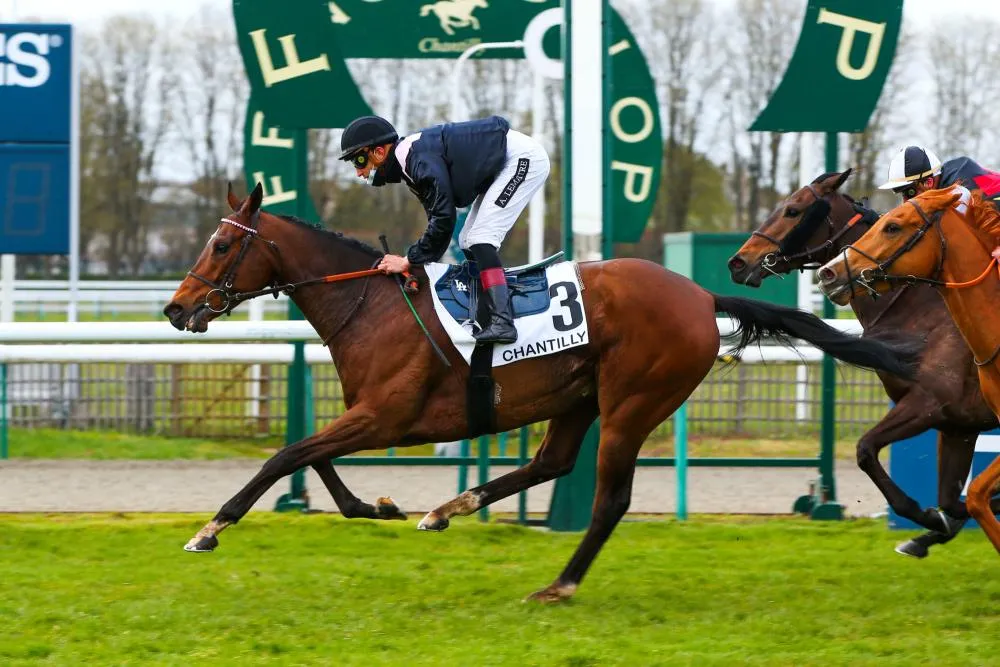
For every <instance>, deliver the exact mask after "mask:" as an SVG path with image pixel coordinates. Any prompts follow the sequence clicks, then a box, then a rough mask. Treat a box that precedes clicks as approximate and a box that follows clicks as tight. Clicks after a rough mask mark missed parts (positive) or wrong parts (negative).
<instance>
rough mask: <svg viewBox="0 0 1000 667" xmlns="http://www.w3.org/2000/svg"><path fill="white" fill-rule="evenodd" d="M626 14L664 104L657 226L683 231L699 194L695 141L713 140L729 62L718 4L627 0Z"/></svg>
mask: <svg viewBox="0 0 1000 667" xmlns="http://www.w3.org/2000/svg"><path fill="white" fill-rule="evenodd" d="M622 13H623V14H624V15H625V16H626V18H630V20H629V21H628V23H629V25H630V26H631V27H632V28H633V34H634V35H635V38H636V40H637V41H638V42H639V44H640V45H641V48H642V51H643V54H644V55H645V56H646V62H647V63H648V65H649V67H650V73H651V74H652V76H653V79H654V81H655V82H656V88H657V98H658V99H659V102H660V104H661V116H662V118H663V134H664V136H663V142H664V151H663V169H662V177H661V191H660V196H659V198H658V206H657V209H658V212H657V214H656V215H654V219H655V220H656V222H657V223H658V224H659V227H658V230H657V231H661V232H676V231H681V230H684V229H686V228H687V223H688V217H689V215H690V210H691V202H692V200H693V198H694V196H695V191H694V184H695V169H696V165H697V163H698V161H699V159H700V157H699V155H698V154H697V148H696V144H697V143H699V141H701V140H703V139H704V138H705V135H708V136H709V140H710V141H711V139H714V137H712V136H711V135H713V134H714V132H712V131H711V130H710V129H707V126H708V122H706V121H710V116H709V114H708V113H707V110H708V108H709V107H712V106H714V105H717V101H716V95H715V93H716V92H717V88H718V83H719V81H720V75H721V74H722V70H723V67H724V66H725V61H724V53H723V49H722V44H721V37H722V35H721V32H720V31H719V30H718V27H717V26H718V25H719V24H718V23H717V22H716V20H715V18H716V17H715V9H714V8H713V6H712V5H711V4H710V3H706V2H705V1H704V0H677V1H676V2H660V3H656V4H647V3H636V2H632V3H629V4H623V5H622ZM657 236H659V235H657ZM657 254H658V253H657Z"/></svg>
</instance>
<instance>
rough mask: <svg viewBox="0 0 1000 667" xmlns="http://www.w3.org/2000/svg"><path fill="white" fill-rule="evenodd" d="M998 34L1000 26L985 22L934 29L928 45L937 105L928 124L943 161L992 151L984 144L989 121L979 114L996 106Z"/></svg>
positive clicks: (963, 21)
mask: <svg viewBox="0 0 1000 667" xmlns="http://www.w3.org/2000/svg"><path fill="white" fill-rule="evenodd" d="M998 29H1000V25H998V23H997V22H996V21H994V20H992V19H990V18H988V17H985V16H979V17H977V18H976V19H975V20H974V21H970V20H968V18H964V17H963V18H958V17H956V18H950V19H947V20H946V21H945V22H944V24H943V25H941V26H937V27H936V28H935V30H934V35H933V38H932V39H929V40H927V41H928V42H929V44H928V47H927V48H928V52H929V55H930V63H929V69H930V75H931V78H932V79H933V82H934V98H933V100H934V102H936V104H935V105H934V106H935V113H934V114H933V115H932V118H931V123H932V125H933V127H934V129H935V134H936V144H935V145H936V148H937V150H938V152H939V155H941V156H942V158H943V157H945V156H953V155H969V154H971V155H973V156H976V155H979V154H981V153H983V152H985V151H986V150H987V149H989V150H991V151H995V144H993V143H988V140H987V139H986V137H987V136H988V135H990V134H991V133H992V132H991V130H992V127H991V120H992V119H991V118H990V115H989V114H988V113H984V110H987V109H993V108H995V107H996V105H997V103H998V102H1000V84H998V83H997V81H996V68H997V66H998V65H1000V44H998V43H997V41H996V39H995V35H996V32H997V30H998Z"/></svg>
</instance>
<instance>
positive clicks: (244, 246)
mask: <svg viewBox="0 0 1000 667" xmlns="http://www.w3.org/2000/svg"><path fill="white" fill-rule="evenodd" d="M220 221H221V222H224V223H226V224H227V225H232V226H233V227H236V228H237V229H241V230H243V232H244V234H243V238H242V239H241V240H240V251H239V253H238V254H237V255H236V259H235V260H234V261H233V263H232V264H230V265H229V268H227V269H226V273H225V275H223V276H222V279H221V280H220V281H219V282H215V281H213V280H209V279H208V278H206V277H205V276H202V275H200V274H197V273H195V272H194V271H188V275H189V276H191V277H192V278H196V279H198V280H200V281H201V282H203V283H205V284H206V285H208V286H209V287H211V288H212V289H211V290H209V292H208V294H206V295H205V307H206V308H208V309H209V310H210V311H212V312H213V313H225V314H227V315H228V314H229V313H231V312H232V311H233V308H235V307H236V306H238V305H239V304H240V303H242V302H244V301H246V300H247V299H252V298H254V297H255V296H260V295H262V294H274V296H275V298H277V296H278V292H280V291H286V290H285V289H284V288H282V287H279V286H277V285H274V286H272V287H270V288H265V289H262V290H257V291H255V292H245V293H240V292H236V293H235V294H234V293H233V292H232V289H233V281H235V280H236V270H237V269H238V268H240V264H242V263H243V258H244V257H246V254H247V251H248V250H249V249H250V244H251V242H253V241H255V240H260V241H263V242H264V243H266V244H267V245H268V247H270V248H271V249H272V250H274V252H275V253H280V249H279V248H278V244H277V243H275V242H274V241H270V240H268V239H265V238H263V237H262V236H261V235H260V232H259V231H258V230H257V225H258V223H259V221H260V212H259V211H257V212H255V213H254V214H253V215H252V216H250V226H247V225H244V224H243V223H241V222H237V221H235V220H230V219H229V218H221V220H220ZM296 286H297V285H296ZM284 287H285V288H287V287H292V289H294V286H284ZM213 294H218V295H219V298H220V299H221V302H220V304H221V305H220V307H219V308H213V307H212V295H213Z"/></svg>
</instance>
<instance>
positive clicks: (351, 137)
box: [340, 116, 399, 160]
mask: <svg viewBox="0 0 1000 667" xmlns="http://www.w3.org/2000/svg"><path fill="white" fill-rule="evenodd" d="M398 139H399V135H398V134H396V128H394V127H393V126H392V123H390V122H389V121H387V120H386V119H385V118H382V117H381V116H362V117H361V118H357V119H355V120H352V121H351V124H350V125H348V126H347V127H346V128H344V134H342V135H341V137H340V159H341V160H349V159H350V158H351V156H352V155H354V154H355V153H357V152H358V151H360V150H361V149H362V148H371V147H372V146H381V145H382V144H391V143H395V142H396V140H398Z"/></svg>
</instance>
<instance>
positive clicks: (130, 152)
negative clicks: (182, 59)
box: [81, 16, 176, 277]
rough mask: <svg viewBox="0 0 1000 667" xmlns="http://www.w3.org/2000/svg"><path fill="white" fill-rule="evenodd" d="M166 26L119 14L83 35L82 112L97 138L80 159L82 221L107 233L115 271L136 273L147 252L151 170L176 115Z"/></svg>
mask: <svg viewBox="0 0 1000 667" xmlns="http://www.w3.org/2000/svg"><path fill="white" fill-rule="evenodd" d="M164 36H165V33H164V32H163V31H161V30H160V29H158V27H157V26H156V24H155V23H153V22H152V21H151V20H150V19H147V18H142V17H129V16H116V17H112V18H110V19H108V20H107V21H106V22H105V23H104V24H103V26H102V27H101V28H100V30H99V31H98V32H97V33H96V34H90V35H86V36H85V37H84V42H85V47H84V49H83V54H84V55H83V59H82V64H81V65H82V81H83V87H82V91H81V92H82V95H81V96H82V97H83V98H84V100H86V101H85V108H84V110H83V116H84V119H85V122H86V123H87V124H88V126H89V129H91V130H92V131H94V133H95V136H96V138H95V139H94V140H93V142H88V144H87V146H85V147H84V150H83V152H82V156H81V159H82V161H83V164H82V169H81V171H82V174H83V179H84V183H85V186H86V188H85V190H84V193H83V206H82V209H83V210H84V211H86V212H88V214H89V215H90V216H91V217H89V218H87V219H85V220H82V221H81V226H88V227H89V229H88V230H87V232H86V234H87V236H88V238H90V237H91V236H92V235H94V234H101V235H102V236H104V238H105V257H104V259H105V261H106V262H107V265H108V271H109V273H110V274H111V276H112V277H119V276H120V275H122V274H123V273H133V274H134V273H138V271H139V269H140V267H141V265H142V263H143V262H144V260H145V259H146V256H147V253H148V249H147V233H148V231H149V224H150V220H151V217H152V207H151V200H152V194H153V190H154V187H155V185H156V183H155V179H154V176H153V174H154V170H155V168H156V166H157V164H158V161H159V160H160V158H161V155H160V149H161V148H162V147H163V141H164V138H165V136H166V133H167V129H168V127H169V123H170V120H171V114H170V107H169V105H168V100H169V98H170V96H171V95H172V93H173V91H174V90H175V88H176V85H175V79H174V77H173V75H172V73H171V72H172V68H170V67H168V66H167V65H168V63H169V62H170V59H169V57H168V44H167V40H166V39H164Z"/></svg>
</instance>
